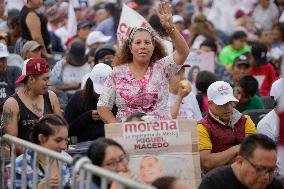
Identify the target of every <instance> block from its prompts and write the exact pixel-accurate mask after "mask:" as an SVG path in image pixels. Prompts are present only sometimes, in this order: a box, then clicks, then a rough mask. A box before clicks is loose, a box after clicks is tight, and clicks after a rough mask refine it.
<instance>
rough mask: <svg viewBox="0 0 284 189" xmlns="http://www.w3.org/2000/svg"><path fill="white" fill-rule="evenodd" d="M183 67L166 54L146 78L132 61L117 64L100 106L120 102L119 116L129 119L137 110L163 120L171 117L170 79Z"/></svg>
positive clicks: (106, 84)
mask: <svg viewBox="0 0 284 189" xmlns="http://www.w3.org/2000/svg"><path fill="white" fill-rule="evenodd" d="M180 68H181V65H178V64H176V63H175V62H174V60H173V57H172V55H170V56H166V57H164V58H162V59H160V60H158V61H156V62H154V63H153V64H151V65H150V66H149V67H148V70H147V72H146V74H145V75H144V77H143V78H141V79H136V78H135V77H134V76H133V74H132V72H131V71H130V69H129V66H128V64H123V65H121V66H117V67H114V69H113V71H112V73H111V74H110V75H109V77H108V78H107V80H106V82H105V84H104V89H103V91H102V93H101V95H100V98H99V102H98V105H97V106H104V107H107V108H108V109H110V110H111V109H112V107H113V105H114V104H116V106H117V108H118V112H117V115H116V117H117V118H119V119H121V121H125V120H126V118H127V117H128V116H129V115H131V114H132V113H135V112H142V113H146V114H147V115H149V116H154V117H155V118H156V119H159V120H167V119H171V115H170V110H169V108H168V106H167V102H168V97H169V78H170V77H171V76H173V75H174V74H176V73H177V72H178V71H179V70H180Z"/></svg>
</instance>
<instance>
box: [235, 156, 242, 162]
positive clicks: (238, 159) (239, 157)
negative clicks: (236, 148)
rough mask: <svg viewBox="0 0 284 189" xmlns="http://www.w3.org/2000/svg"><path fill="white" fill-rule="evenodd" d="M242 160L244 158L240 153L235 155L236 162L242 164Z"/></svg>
mask: <svg viewBox="0 0 284 189" xmlns="http://www.w3.org/2000/svg"><path fill="white" fill-rule="evenodd" d="M243 161H244V158H243V157H242V156H240V155H237V157H236V158H235V162H236V163H237V164H242V163H243Z"/></svg>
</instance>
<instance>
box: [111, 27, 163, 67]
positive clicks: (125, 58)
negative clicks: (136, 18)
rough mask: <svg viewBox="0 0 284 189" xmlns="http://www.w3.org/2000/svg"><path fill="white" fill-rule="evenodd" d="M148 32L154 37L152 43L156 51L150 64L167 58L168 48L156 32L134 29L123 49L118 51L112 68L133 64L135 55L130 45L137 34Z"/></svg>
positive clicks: (142, 28)
mask: <svg viewBox="0 0 284 189" xmlns="http://www.w3.org/2000/svg"><path fill="white" fill-rule="evenodd" d="M144 31H146V32H148V33H150V35H151V37H152V43H153V45H154V51H153V54H152V57H151V59H150V63H153V62H155V61H157V60H159V59H161V58H164V57H165V56H167V51H166V48H165V47H164V45H163V43H162V41H161V38H160V37H159V36H158V34H157V33H155V32H154V31H150V30H149V29H147V28H144V27H140V28H133V29H132V30H131V32H130V34H129V36H130V37H128V38H127V39H126V40H125V41H124V43H123V45H122V47H120V48H119V49H118V51H117V52H116V54H115V56H114V59H113V62H112V66H113V67H115V66H120V65H122V64H127V63H129V62H131V61H132V60H133V55H132V53H131V51H130V45H131V44H132V42H133V38H134V36H135V34H136V33H137V32H144Z"/></svg>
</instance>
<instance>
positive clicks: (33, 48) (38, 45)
mask: <svg viewBox="0 0 284 189" xmlns="http://www.w3.org/2000/svg"><path fill="white" fill-rule="evenodd" d="M39 47H40V48H41V45H40V44H37V45H34V46H33V47H32V48H30V49H29V51H34V50H35V49H37V48H39Z"/></svg>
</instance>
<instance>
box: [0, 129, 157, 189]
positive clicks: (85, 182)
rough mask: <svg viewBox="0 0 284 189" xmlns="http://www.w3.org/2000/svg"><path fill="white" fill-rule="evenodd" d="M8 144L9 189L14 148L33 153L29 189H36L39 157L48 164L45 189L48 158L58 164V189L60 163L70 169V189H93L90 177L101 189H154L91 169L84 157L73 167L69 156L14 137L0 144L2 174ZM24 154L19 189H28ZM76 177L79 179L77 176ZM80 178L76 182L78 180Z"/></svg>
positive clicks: (11, 183) (2, 185) (14, 158)
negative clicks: (110, 186)
mask: <svg viewBox="0 0 284 189" xmlns="http://www.w3.org/2000/svg"><path fill="white" fill-rule="evenodd" d="M7 143H9V144H10V145H11V168H10V182H9V188H12V189H14V188H15V174H16V173H15V165H16V164H15V163H16V148H15V145H18V146H21V147H23V148H24V151H25V152H26V151H27V150H32V151H33V176H32V179H33V180H32V189H36V188H37V184H38V182H37V172H38V159H37V158H38V154H44V155H45V156H46V160H47V162H48V163H47V166H46V168H45V179H46V181H47V184H46V189H50V188H51V187H50V183H49V179H50V173H51V165H50V161H49V160H50V158H53V159H56V160H58V167H59V173H58V188H59V189H63V188H64V186H63V172H62V169H61V167H62V163H67V164H68V165H73V167H72V169H73V176H72V179H71V183H70V184H71V189H77V188H79V189H92V187H93V181H92V177H93V175H96V176H98V177H100V178H101V186H100V189H106V188H108V183H109V181H116V182H117V183H118V188H124V187H127V188H131V189H155V188H154V187H152V186H149V185H146V184H143V183H141V182H137V181H133V180H131V179H129V178H127V177H123V176H120V175H118V174H116V173H113V172H110V171H107V170H105V169H102V168H100V167H98V166H95V165H93V164H92V163H91V162H90V160H89V159H88V158H87V157H82V158H80V159H78V160H77V161H76V162H75V163H73V158H72V157H71V156H65V155H63V154H61V153H58V152H55V151H52V150H50V149H47V148H44V147H41V146H39V145H36V144H33V143H31V142H28V141H25V140H22V139H20V138H17V137H15V136H11V135H7V134H5V135H4V136H3V137H2V138H1V140H0V144H1V148H0V161H1V162H0V168H1V169H0V170H1V173H3V172H4V163H3V157H4V155H3V153H4V152H3V151H4V146H5V145H6V144H7ZM25 154H26V153H24V155H23V172H22V175H21V188H22V189H27V175H26V173H27V158H26V155H25ZM78 174H79V176H78ZM78 178H79V179H78ZM0 179H1V180H0V181H1V185H0V188H3V189H4V188H5V187H6V186H4V182H3V180H4V178H3V174H0Z"/></svg>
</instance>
